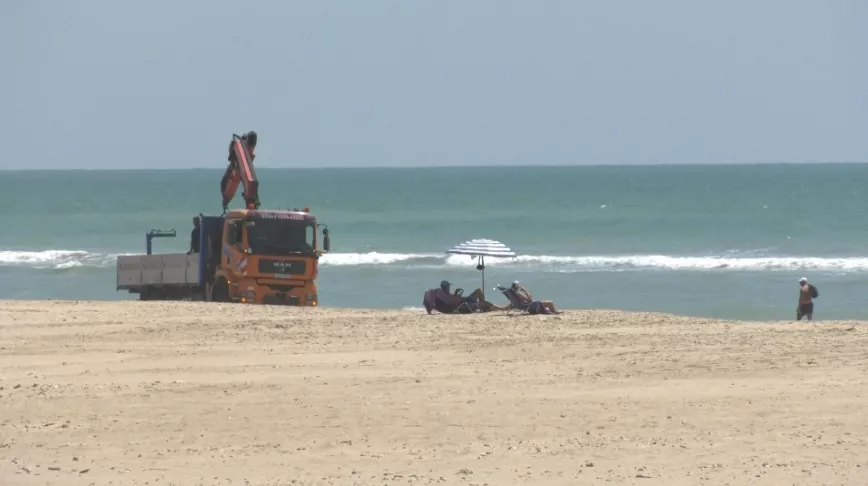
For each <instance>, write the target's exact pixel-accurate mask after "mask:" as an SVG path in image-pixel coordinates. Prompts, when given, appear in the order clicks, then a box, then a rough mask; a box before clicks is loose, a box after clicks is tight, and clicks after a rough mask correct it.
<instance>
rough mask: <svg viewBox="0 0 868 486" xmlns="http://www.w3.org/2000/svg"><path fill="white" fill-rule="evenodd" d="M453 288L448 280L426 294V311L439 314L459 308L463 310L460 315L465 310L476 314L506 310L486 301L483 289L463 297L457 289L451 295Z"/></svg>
mask: <svg viewBox="0 0 868 486" xmlns="http://www.w3.org/2000/svg"><path fill="white" fill-rule="evenodd" d="M451 288H452V283H451V282H449V281H448V280H443V281H442V282H440V287H439V288H437V289H431V290H429V291H428V292H426V293H425V299H424V302H423V303H424V305H425V310H426V311H428V313H429V314H430V313H431V311H432V310H437V311H439V312H444V311H447V312H452V310H454V309H459V308H460V309H461V310H459V312H460V313H465V310H466V313H469V312H475V311H476V310H478V311H479V312H491V311H493V310H503V309H504V307H500V306H498V305H495V304H492V303H491V302H488V301H486V300H485V294H484V293H483V292H482V289H476V290H474V291H473V292H472V293H471V294H470V295H468V296H462V295H459V294H458V290H457V289H456V291H455V293H451V292H450V290H451ZM465 303H466V304H468V305H467V306H464V307H461V306H462V304H465ZM441 309H442V310H441ZM450 309H451V310H450Z"/></svg>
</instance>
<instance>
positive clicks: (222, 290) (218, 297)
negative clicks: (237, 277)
mask: <svg viewBox="0 0 868 486" xmlns="http://www.w3.org/2000/svg"><path fill="white" fill-rule="evenodd" d="M211 300H212V301H213V302H229V282H227V281H226V279H225V278H219V279H217V281H216V282H214V287H212V288H211Z"/></svg>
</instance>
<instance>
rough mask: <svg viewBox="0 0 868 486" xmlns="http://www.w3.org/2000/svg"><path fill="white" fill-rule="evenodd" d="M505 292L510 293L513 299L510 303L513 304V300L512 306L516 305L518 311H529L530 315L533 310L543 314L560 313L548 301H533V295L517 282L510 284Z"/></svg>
mask: <svg viewBox="0 0 868 486" xmlns="http://www.w3.org/2000/svg"><path fill="white" fill-rule="evenodd" d="M507 292H511V293H512V294H513V295H514V296H515V297H514V298H510V297H509V296H507V297H508V298H509V300H510V303H511V304H513V300H516V301H517V302H515V303H514V304H517V305H516V307H518V308H519V309H529V310H531V313H536V312H533V309H534V308H537V309H539V310H541V311H542V313H543V314H560V313H561V312H560V311H558V310H557V309H555V304H554V303H553V302H552V301H550V300H534V298H533V295H531V293H530V291H529V290H527V288H526V287H525V286H524V285H522V284H521V283H519V281H518V280H516V281H514V282H512V285H511V286H510V287H509V289H507Z"/></svg>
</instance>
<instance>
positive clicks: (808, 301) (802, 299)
mask: <svg viewBox="0 0 868 486" xmlns="http://www.w3.org/2000/svg"><path fill="white" fill-rule="evenodd" d="M802 316H807V318H808V320H809V321H810V320H811V319H812V318H813V317H814V297H813V296H812V295H811V286H810V285H808V279H807V278H805V277H802V278H801V279H800V280H799V310H798V311H797V312H796V320H797V321H801V320H802Z"/></svg>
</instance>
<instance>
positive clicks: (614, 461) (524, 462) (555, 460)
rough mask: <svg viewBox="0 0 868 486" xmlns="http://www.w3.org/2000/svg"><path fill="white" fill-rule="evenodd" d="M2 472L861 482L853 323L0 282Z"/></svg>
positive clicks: (321, 480)
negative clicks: (340, 306)
mask: <svg viewBox="0 0 868 486" xmlns="http://www.w3.org/2000/svg"><path fill="white" fill-rule="evenodd" d="M0 403H2V409H0V484H3V485H18V484H21V485H31V484H64V485H66V484H95V485H106V484H133V485H135V484H138V485H143V484H151V485H169V484H174V485H193V484H207V485H217V484H219V485H223V484H233V485H234V484H242V485H246V484H251V485H258V484H269V485H272V484H295V485H307V484H339V485H344V484H347V485H349V484H365V485H367V484H377V485H380V484H389V485H392V484H467V485H470V484H476V485H484V484H488V485H509V484H544V485H561V484H640V485H652V484H667V485H694V484H706V485H709V484H731V485H741V484H854V485H865V484H868V438H866V437H868V410H866V405H868V326H866V325H864V324H862V323H855V322H850V323H841V322H836V323H833V322H820V323H816V324H810V323H798V324H796V323H792V322H781V323H738V322H720V321H713V320H710V319H700V318H686V317H674V316H668V315H660V314H635V313H623V312H608V311H588V312H586V311H581V312H580V311H572V312H571V311H568V312H567V313H566V314H565V315H562V316H551V317H505V316H504V315H503V313H492V314H488V315H481V316H443V315H437V316H427V315H424V314H423V313H419V312H409V311H365V310H333V309H293V308H269V307H253V306H241V305H220V304H204V303H183V304H175V303H139V302H123V303H92V302H79V303H73V302H0Z"/></svg>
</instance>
